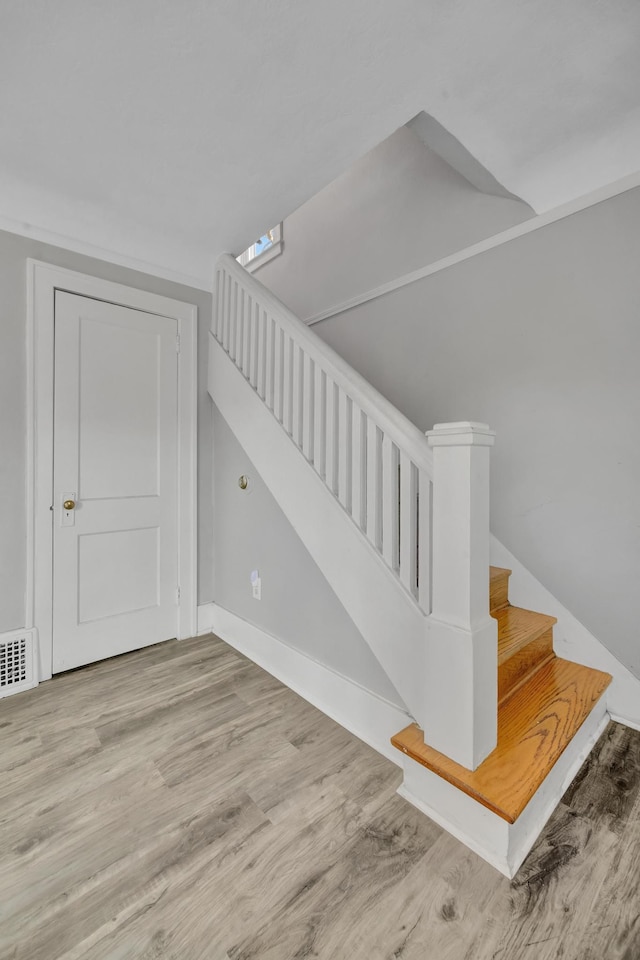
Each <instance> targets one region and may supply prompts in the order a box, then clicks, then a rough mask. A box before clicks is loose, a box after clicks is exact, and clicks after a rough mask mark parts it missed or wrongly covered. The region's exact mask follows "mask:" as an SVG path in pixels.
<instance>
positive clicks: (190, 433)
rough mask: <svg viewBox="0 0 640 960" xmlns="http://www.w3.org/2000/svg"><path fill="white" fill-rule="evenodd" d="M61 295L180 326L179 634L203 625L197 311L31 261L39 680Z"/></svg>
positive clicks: (32, 606) (30, 455) (32, 566)
mask: <svg viewBox="0 0 640 960" xmlns="http://www.w3.org/2000/svg"><path fill="white" fill-rule="evenodd" d="M56 290H64V291H65V292H67V293H72V294H78V295H79V296H84V297H91V298H93V299H97V300H104V301H106V302H108V303H116V304H119V305H120V306H124V307H130V308H133V309H134V310H144V311H145V312H146V313H155V314H157V315H159V316H163V317H171V318H173V319H175V320H176V321H177V323H178V333H179V337H180V352H179V354H178V511H179V513H178V576H179V582H180V602H179V605H178V637H179V638H180V639H183V638H186V637H191V636H194V634H195V632H196V624H197V597H196V582H197V577H196V573H197V557H196V534H197V520H196V478H197V470H196V466H197V463H196V461H197V393H196V388H197V332H198V331H197V321H198V311H197V307H196V306H195V305H194V304H191V303H184V302H182V301H180V300H172V299H170V298H169V297H162V296H159V295H158V294H154V293H149V292H147V291H144V290H137V289H134V288H133V287H126V286H123V285H122V284H118V283H112V282H110V281H107V280H101V279H99V278H97V277H92V276H89V275H88V274H84V273H78V272H76V271H74V270H66V269H63V268H61V267H56V266H53V265H52V264H49V263H43V262H41V261H38V260H31V259H29V260H27V490H26V502H27V591H26V611H25V624H26V626H27V627H28V628H31V627H36V628H37V630H38V634H39V638H40V644H39V647H40V657H39V679H40V680H47V679H49V678H50V677H51V675H52V649H53V647H52V627H53V585H52V579H53V561H52V542H53V531H52V514H51V509H50V508H51V496H52V488H53V358H54V352H53V347H54V295H55V291H56Z"/></svg>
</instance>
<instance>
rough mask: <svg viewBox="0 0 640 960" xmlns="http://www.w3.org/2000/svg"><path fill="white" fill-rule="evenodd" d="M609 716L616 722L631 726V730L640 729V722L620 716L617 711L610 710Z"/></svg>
mask: <svg viewBox="0 0 640 960" xmlns="http://www.w3.org/2000/svg"><path fill="white" fill-rule="evenodd" d="M609 716H610V718H611V719H612V720H614V721H615V722H616V723H621V724H623V726H625V727H630V729H631V730H639V731H640V723H637V722H636V721H635V720H629V718H628V717H619V716H618V714H617V713H612V712H611V711H609Z"/></svg>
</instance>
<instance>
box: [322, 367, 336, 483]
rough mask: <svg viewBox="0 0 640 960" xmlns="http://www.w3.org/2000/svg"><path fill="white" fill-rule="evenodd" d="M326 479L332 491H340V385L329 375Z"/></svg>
mask: <svg viewBox="0 0 640 960" xmlns="http://www.w3.org/2000/svg"><path fill="white" fill-rule="evenodd" d="M325 481H326V484H327V486H328V487H329V489H330V490H331V492H332V493H337V491H338V387H337V385H336V384H335V383H334V382H333V380H332V379H331V378H330V377H327V422H326V449H325Z"/></svg>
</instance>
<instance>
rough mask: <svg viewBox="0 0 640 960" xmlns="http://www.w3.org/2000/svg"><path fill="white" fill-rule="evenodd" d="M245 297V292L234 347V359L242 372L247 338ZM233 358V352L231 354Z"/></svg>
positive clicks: (241, 301) (239, 311) (242, 297)
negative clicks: (245, 339)
mask: <svg viewBox="0 0 640 960" xmlns="http://www.w3.org/2000/svg"><path fill="white" fill-rule="evenodd" d="M245 299H247V297H246V296H245V294H244V292H243V293H242V296H241V300H240V309H239V310H238V318H237V321H236V323H237V326H236V335H235V345H234V351H235V352H234V354H233V356H234V358H235V361H236V366H237V367H238V368H239V369H240V370H242V358H243V356H244V338H245V330H246V323H245ZM230 356H231V352H230Z"/></svg>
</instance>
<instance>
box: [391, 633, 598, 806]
mask: <svg viewBox="0 0 640 960" xmlns="http://www.w3.org/2000/svg"><path fill="white" fill-rule="evenodd" d="M551 619H552V618H551ZM610 682H611V677H610V676H609V674H608V673H602V672H601V671H600V670H593V669H591V668H590V667H584V666H581V665H580V664H576V663H571V662H570V661H568V660H560V659H558V658H555V657H554V659H553V660H551V661H550V662H549V663H547V664H545V665H544V666H543V667H541V668H540V669H539V670H538V671H537V672H536V673H535V674H534V675H533V676H532V677H531V678H530V679H529V680H528V681H527V682H526V683H524V684H523V685H522V686H520V687H519V688H518V689H517V690H516V691H515V692H514V693H513V695H512V696H510V697H509V698H508V699H507V700H505V701H504V703H503V704H502V705H501V706H500V708H499V710H498V745H497V747H496V749H495V750H494V751H493V753H491V754H490V755H489V756H488V757H487V759H486V760H485V761H484V762H483V763H481V764H480V766H479V767H478V768H477V769H476V770H474V771H471V770H467V769H466V767H463V766H461V765H460V764H459V763H455V761H453V760H451V759H449V757H445V756H444V755H443V754H441V753H438V751H437V750H434V749H433V748H432V747H429V746H428V745H427V744H425V743H424V738H423V735H422V730H420V728H419V727H418V726H417V725H416V724H411V725H410V726H408V727H405V729H404V730H401V731H400V733H398V734H396V735H395V736H394V737H392V739H391V742H392V744H393V745H394V747H397V748H398V749H399V750H401V751H402V752H403V753H406V754H407V755H408V756H410V757H412V758H413V759H414V760H416V761H417V762H418V763H421V764H423V766H425V767H427V768H428V769H429V770H432V771H433V772H434V773H436V774H438V775H439V776H441V777H443V778H444V779H445V780H447V781H448V782H449V783H451V784H453V785H454V786H455V787H458V788H459V789H460V790H462V791H464V793H466V794H468V795H469V796H470V797H472V798H473V799H474V800H477V801H478V803H481V804H482V805H483V806H485V807H487V808H488V809H489V810H492V811H493V812H494V813H496V814H497V815H498V816H499V817H502V818H503V819H504V820H506V821H508V822H509V823H515V821H516V820H517V818H518V817H519V815H520V814H521V813H522V811H523V810H524V808H525V807H526V805H527V803H528V802H529V800H531V798H532V797H533V795H534V793H535V792H536V790H537V789H538V787H539V786H540V785H541V784H542V782H543V780H544V779H545V778H546V776H547V775H548V773H549V771H550V770H551V768H552V767H553V765H554V764H555V763H556V761H557V760H558V758H559V757H560V755H561V754H562V752H563V750H564V749H565V748H566V747H567V746H568V744H569V743H570V742H571V740H572V738H573V737H574V736H575V734H576V732H577V731H578V729H579V728H580V726H581V725H582V723H583V722H584V721H585V720H586V718H587V717H588V715H589V713H590V712H591V710H592V709H593V707H594V706H595V704H596V703H597V701H598V700H599V699H600V697H601V696H602V694H603V693H604V691H605V690H606V688H607V687H608V686H609V683H610Z"/></svg>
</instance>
